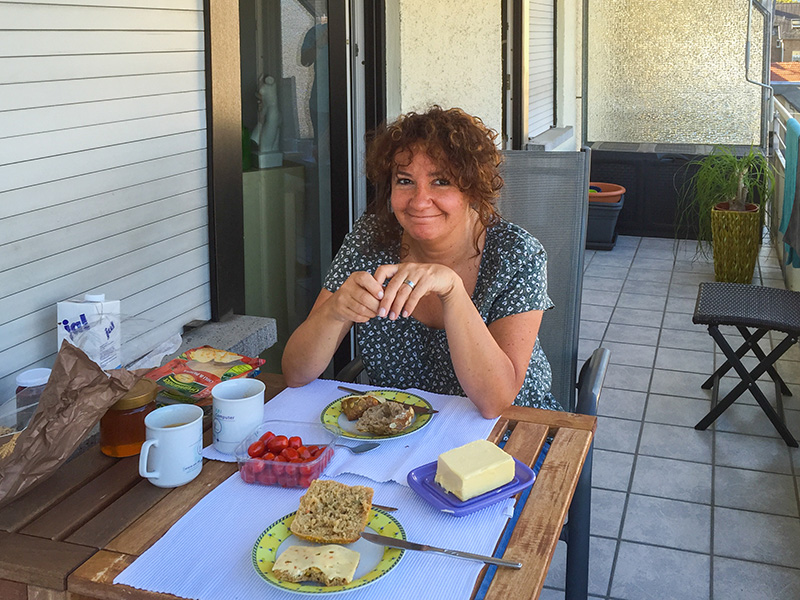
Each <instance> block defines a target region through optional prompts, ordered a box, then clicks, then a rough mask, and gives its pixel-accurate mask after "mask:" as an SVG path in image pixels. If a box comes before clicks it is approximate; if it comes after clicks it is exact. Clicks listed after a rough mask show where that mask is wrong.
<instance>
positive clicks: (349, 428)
mask: <svg viewBox="0 0 800 600" xmlns="http://www.w3.org/2000/svg"><path fill="white" fill-rule="evenodd" d="M367 394H369V395H370V396H378V397H379V398H384V399H385V400H394V401H396V402H402V403H403V404H413V405H415V406H421V407H423V408H430V409H432V408H433V406H431V403H430V402H428V401H427V400H425V399H424V398H420V397H419V396H415V395H414V394H409V393H408V392H402V391H400V390H370V391H366V392H363V393H362V394H348V395H347V396H342V397H341V398H339V399H338V400H334V401H333V402H331V403H330V404H328V406H326V407H325V409H324V410H323V411H322V414H321V415H320V421H322V423H323V425H325V427H327V428H328V429H330V430H333V431H338V433H339V435H341V436H342V437H346V438H352V439H356V440H381V439H387V438H396V437H401V436H404V435H408V434H410V433H414V432H415V431H419V430H420V429H422V428H423V427H425V425H427V424H428V423H430V420H431V417H432V416H433V415H420V414H417V413H414V420H413V421H412V422H411V425H409V426H408V427H406V428H405V429H403V430H402V431H398V432H397V433H391V434H385V435H384V434H380V433H365V432H363V431H359V430H358V429H356V423H357V422H358V421H350V420H348V418H347V417H346V416H345V414H344V413H343V412H342V400H344V399H345V398H350V397H352V396H356V395H363V396H366V395H367Z"/></svg>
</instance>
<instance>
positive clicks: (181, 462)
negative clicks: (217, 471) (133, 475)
mask: <svg viewBox="0 0 800 600" xmlns="http://www.w3.org/2000/svg"><path fill="white" fill-rule="evenodd" d="M144 428H145V431H146V438H147V439H146V440H145V442H144V444H142V450H141V453H140V454H139V475H141V476H142V477H146V478H147V479H149V480H150V483H152V484H153V485H155V486H158V487H162V488H173V487H178V486H179V485H183V484H184V483H189V482H190V481H191V480H192V479H194V478H195V477H197V476H198V475H199V474H200V471H201V469H202V468H203V455H202V452H203V409H202V408H200V407H199V406H195V405H194V404H172V405H170V406H162V407H161V408H157V409H156V410H154V411H153V412H151V413H150V414H149V415H147V416H146V417H145V418H144Z"/></svg>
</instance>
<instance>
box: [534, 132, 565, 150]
mask: <svg viewBox="0 0 800 600" xmlns="http://www.w3.org/2000/svg"><path fill="white" fill-rule="evenodd" d="M572 136H573V130H572V127H551V128H550V129H548V130H547V131H545V132H543V133H540V134H539V135H536V136H534V137H532V138H528V142H527V143H526V144H525V149H526V150H553V149H554V148H557V147H559V146H560V145H561V144H563V143H564V142H566V141H568V140H570V139H572Z"/></svg>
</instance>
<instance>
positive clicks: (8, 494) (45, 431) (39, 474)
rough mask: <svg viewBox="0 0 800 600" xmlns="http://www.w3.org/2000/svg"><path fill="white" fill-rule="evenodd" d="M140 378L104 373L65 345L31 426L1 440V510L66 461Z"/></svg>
mask: <svg viewBox="0 0 800 600" xmlns="http://www.w3.org/2000/svg"><path fill="white" fill-rule="evenodd" d="M141 375H142V373H141V372H131V371H127V370H125V369H117V370H113V371H111V372H109V373H105V372H104V371H103V370H102V369H101V368H100V367H99V366H98V365H97V363H96V362H94V361H93V360H92V359H90V358H89V357H88V356H87V355H86V353H84V352H83V351H82V350H81V349H80V348H77V347H75V346H73V345H72V344H70V343H69V342H67V341H66V340H65V341H64V342H62V344H61V349H60V350H59V352H58V354H57V355H56V359H55V364H54V365H53V371H52V373H51V374H50V379H49V380H48V382H47V385H46V386H45V388H44V390H43V391H42V395H41V398H40V399H39V404H38V405H37V407H36V411H35V412H34V413H33V416H32V417H31V419H30V422H29V423H28V424H27V427H25V428H24V429H23V430H21V431H20V430H19V428H18V427H17V430H15V431H14V432H13V433H11V434H10V435H5V436H3V437H0V506H3V505H5V504H6V503H8V502H10V501H11V500H12V499H14V498H16V497H17V496H20V495H22V494H23V493H25V492H26V491H27V490H29V489H30V488H32V487H34V486H35V485H37V484H38V483H40V482H42V481H44V480H45V479H47V478H48V477H49V476H50V475H52V474H53V473H54V472H55V471H56V469H57V468H58V467H59V466H60V465H61V464H62V463H64V462H66V461H67V459H68V458H69V457H70V456H72V454H73V452H75V450H76V449H77V448H78V446H79V445H80V444H81V442H83V440H84V439H85V438H86V436H87V434H88V433H89V432H90V431H91V429H92V427H94V426H95V424H97V422H98V421H99V420H100V417H102V416H103V414H104V413H105V412H106V410H107V409H108V407H109V406H111V405H112V404H114V403H115V402H116V401H117V400H119V399H120V398H122V397H123V396H124V395H125V394H126V393H127V392H128V390H130V389H131V388H132V387H133V386H134V384H135V383H136V381H137V380H138V379H139V378H140V377H141Z"/></svg>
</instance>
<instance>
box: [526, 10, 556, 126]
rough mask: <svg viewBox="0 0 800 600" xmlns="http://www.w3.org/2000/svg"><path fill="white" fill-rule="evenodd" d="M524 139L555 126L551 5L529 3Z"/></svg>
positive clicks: (553, 24)
mask: <svg viewBox="0 0 800 600" xmlns="http://www.w3.org/2000/svg"><path fill="white" fill-rule="evenodd" d="M528 7H529V24H528V137H533V136H536V135H539V134H540V133H542V132H544V131H547V130H548V129H549V128H550V127H552V126H553V125H554V124H555V113H554V107H555V101H554V93H555V2H554V0H529V5H528Z"/></svg>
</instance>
